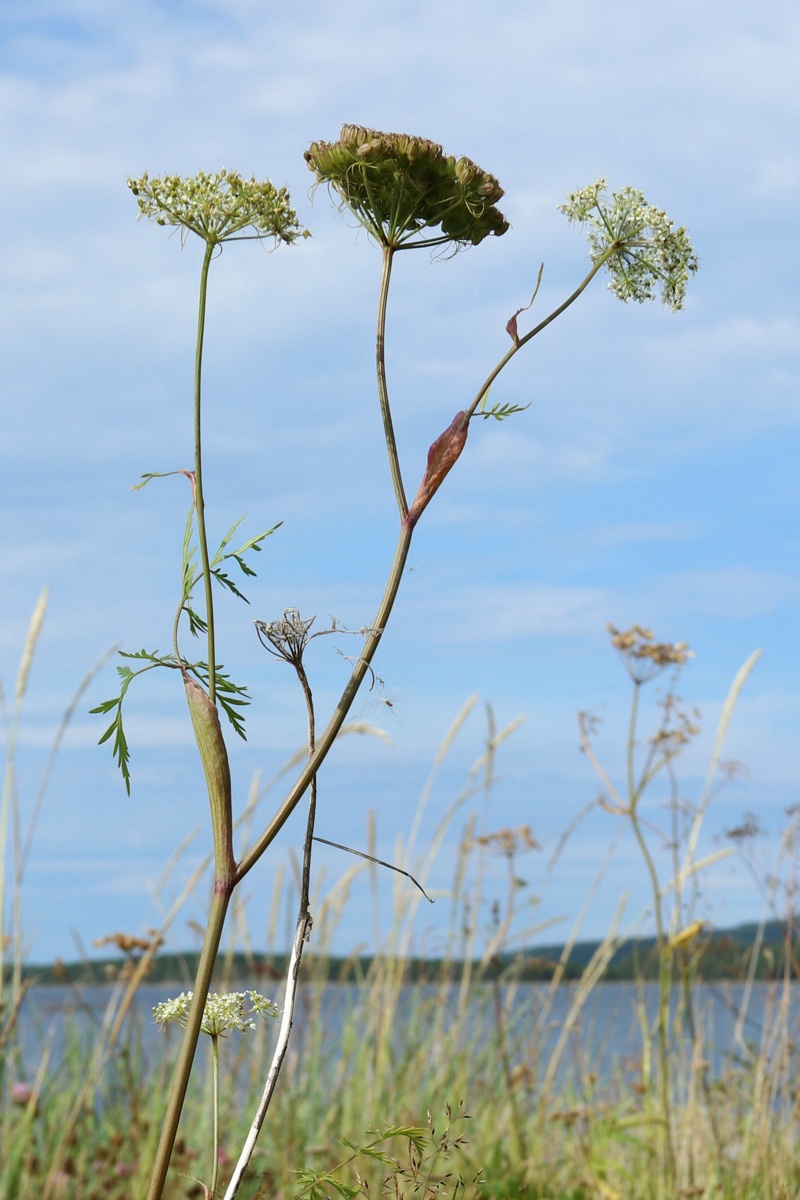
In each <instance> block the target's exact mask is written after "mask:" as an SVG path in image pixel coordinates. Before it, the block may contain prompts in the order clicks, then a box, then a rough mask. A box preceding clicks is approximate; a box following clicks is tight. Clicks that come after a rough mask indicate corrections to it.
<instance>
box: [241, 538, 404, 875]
mask: <svg viewBox="0 0 800 1200" xmlns="http://www.w3.org/2000/svg"><path fill="white" fill-rule="evenodd" d="M413 532H414V531H413V527H410V526H408V525H406V524H403V525H401V527H400V536H399V538H398V542H397V548H396V550H395V555H394V561H393V562H392V568H391V571H390V573H389V579H388V581H387V583H386V589H385V591H384V593H383V599H382V600H381V604H380V607H379V609H378V613H377V615H376V617H375V621H374V623H373V625H372V626H371V628H370V630H369V633H368V634H367V638H366V641H365V642H364V649H363V650H362V652H361V654H360V656H359V659H358V662H357V663H356V665H355V666H354V668H353V671H352V673H351V675H350V678H349V679H348V681H347V684H346V685H345V688H344V691H343V692H342V694H341V696H340V697H339V701H338V703H337V705H336V708H335V710H334V713H333V715H332V717H331V719H330V720H329V722H328V724H327V725H326V727H325V729H324V730H323V732H322V735H321V736H320V739H319V741H318V742H317V745H316V749H315V750H314V753H313V754H312V755H310V757H309V759H308V762H307V763H306V765H305V767H304V768H303V770H302V771H301V772H300V774H299V775H298V777H297V780H296V782H295V783H294V785H293V787H292V788H291V790H290V791H289V793H288V795H287V796H286V799H285V800H284V801H283V803H282V804H281V806H280V808H279V809H278V811H277V812H276V813H275V815H274V816H273V818H272V820H271V821H270V823H269V825H268V826H267V828H266V829H265V830H264V832H263V833H262V834H261V837H260V838H258V840H257V841H256V842H255V843H254V844H253V846H252V847H251V848H250V850H249V851H248V853H247V854H245V856H244V858H243V859H242V861H241V862H240V863H239V865H238V867H237V868H236V874H235V877H234V880H235V883H237V884H238V883H239V882H240V881H241V880H242V879H244V877H245V875H246V874H247V873H248V871H249V870H250V869H251V868H252V867H254V866H255V864H256V863H257V862H258V860H259V859H260V858H261V855H262V854H263V853H264V851H265V850H266V849H267V847H268V846H270V845H271V844H272V842H273V841H274V840H275V838H276V837H277V835H278V833H279V832H280V831H281V829H282V828H283V826H284V825H285V824H286V822H287V821H288V819H289V817H290V816H291V815H292V813H293V812H294V810H295V808H296V807H297V805H298V804H299V802H300V800H301V799H302V797H303V796H304V795H305V793H306V791H307V789H308V787H309V784H310V783H311V780H312V779H313V778H314V776H315V775H316V774H317V771H318V770H319V768H320V765H321V764H322V762H323V760H324V759H325V757H326V756H327V754H328V751H329V750H330V748H331V746H332V745H333V743H334V741H335V740H336V737H337V735H338V733H339V731H340V729H341V728H342V725H343V724H344V722H345V718H346V717H347V714H348V713H349V711H350V709H351V707H352V705H353V701H354V700H355V698H356V696H357V695H358V690H359V688H360V687H361V684H362V683H363V681H364V676H365V675H366V674H367V672H368V671H369V669H370V663H371V662H372V659H373V658H374V657H375V651H376V650H377V649H378V646H379V645H380V641H381V637H382V635H383V631H384V629H385V627H386V623H387V621H388V620H389V617H390V615H391V612H392V608H393V607H394V602H395V600H396V598H397V592H398V590H399V588H400V583H401V580H402V578H403V570H404V568H405V565H406V559H407V558H408V551H409V548H410V546H411V538H412V536H413Z"/></svg>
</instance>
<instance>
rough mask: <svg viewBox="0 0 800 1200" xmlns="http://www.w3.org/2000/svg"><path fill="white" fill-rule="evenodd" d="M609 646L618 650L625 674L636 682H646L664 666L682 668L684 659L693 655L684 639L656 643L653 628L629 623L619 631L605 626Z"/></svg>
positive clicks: (610, 626)
mask: <svg viewBox="0 0 800 1200" xmlns="http://www.w3.org/2000/svg"><path fill="white" fill-rule="evenodd" d="M606 629H607V630H608V632H609V635H610V637H611V645H612V646H613V647H614V648H615V649H616V650H619V652H620V654H621V655H622V659H623V662H624V663H625V666H626V668H627V671H628V674H629V675H630V676H631V678H632V679H633V680H634V681H635V682H636V683H646V682H647V680H648V679H652V678H653V677H654V676H655V675H658V674H659V673H660V672H661V671H663V670H664V668H665V667H669V666H676V667H681V666H683V664H684V663H685V662H686V661H687V659H690V658H693V657H694V652H693V651H692V650H690V649H689V647H688V645H687V643H686V642H657V641H655V639H654V636H653V631H652V629H643V628H642V627H641V625H631V627H630V629H626V630H624V631H622V632H620V630H619V629H616V628H615V627H614V626H613V625H606Z"/></svg>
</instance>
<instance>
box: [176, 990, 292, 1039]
mask: <svg viewBox="0 0 800 1200" xmlns="http://www.w3.org/2000/svg"><path fill="white" fill-rule="evenodd" d="M248 996H249V998H250V1006H249V1008H248V1007H246V1002H247V997H248ZM191 1005H192V993H191V992H181V994H180V996H176V997H175V999H174V1000H162V1002H161V1003H160V1004H156V1006H155V1007H154V1009H153V1015H154V1017H155V1019H156V1021H157V1022H158V1024H159V1025H166V1024H167V1022H168V1021H177V1022H178V1024H180V1025H185V1024H186V1020H187V1018H188V1016H189V1009H190V1008H191ZM278 1012H279V1009H278V1006H277V1004H275V1003H274V1001H272V1000H268V999H267V998H266V996H262V995H261V994H260V993H259V992H224V993H222V994H220V993H219V992H211V993H210V994H209V997H208V999H207V1000H206V1006H205V1009H204V1010H203V1022H202V1024H201V1026H200V1029H201V1031H202V1032H203V1033H207V1034H208V1035H209V1037H224V1036H225V1034H226V1033H230V1031H231V1030H232V1029H234V1030H238V1031H239V1032H240V1033H246V1032H247V1030H248V1029H255V1027H256V1023H255V1021H254V1020H253V1015H254V1014H255V1013H258V1014H259V1015H260V1016H262V1017H277V1015H278Z"/></svg>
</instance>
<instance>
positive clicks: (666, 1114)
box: [627, 679, 675, 1186]
mask: <svg viewBox="0 0 800 1200" xmlns="http://www.w3.org/2000/svg"><path fill="white" fill-rule="evenodd" d="M640 690H641V682H640V681H639V680H638V679H634V681H633V700H632V702H631V717H630V724H629V727H628V748H627V774H628V809H629V813H630V818H631V825H632V827H633V832H634V836H635V837H636V841H637V843H638V845H639V849H640V851H641V853H642V858H643V859H644V862H645V866H646V868H647V874H648V876H649V879H650V888H651V891H652V893H653V915H654V917H655V922H656V946H657V951H658V1058H659V1067H660V1071H659V1075H660V1084H661V1115H662V1118H663V1121H664V1150H665V1157H666V1168H667V1174H668V1177H669V1180H670V1186H671V1185H672V1181H673V1180H674V1175H675V1156H674V1151H673V1146H672V1099H671V1096H670V1084H671V1071H670V1063H669V1001H670V992H671V990H672V971H671V967H670V962H669V957H668V955H667V945H666V937H665V934H664V917H663V912H662V906H661V886H660V884H659V882H658V872H657V870H656V865H655V863H654V861H653V856H652V854H651V853H650V847H649V846H648V845H647V839H646V838H645V836H644V833H643V831H642V827H641V824H640V822H639V811H638V806H639V800H640V799H641V796H642V789H641V787H640V788H637V787H636V784H635V749H636V723H637V718H638V713H639V692H640Z"/></svg>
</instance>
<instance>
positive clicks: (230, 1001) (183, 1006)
mask: <svg viewBox="0 0 800 1200" xmlns="http://www.w3.org/2000/svg"><path fill="white" fill-rule="evenodd" d="M248 997H249V998H250V1003H249V1006H248V1005H247V998H248ZM191 1007H192V992H181V994H180V996H176V997H175V998H174V999H173V1000H162V1001H161V1003H160V1004H156V1005H155V1007H154V1008H153V1015H154V1017H155V1019H156V1021H157V1022H158V1024H159V1025H166V1024H167V1023H168V1022H169V1021H177V1023H178V1024H179V1025H184V1026H185V1025H186V1022H187V1020H188V1017H189V1009H190V1008H191ZM279 1011H280V1010H279V1008H278V1006H277V1004H275V1003H274V1001H272V1000H268V999H267V997H266V996H262V995H261V993H260V992H223V993H222V994H220V993H219V992H210V993H209V995H208V998H207V1000H206V1003H205V1008H204V1009H203V1021H202V1024H201V1025H200V1029H201V1032H202V1033H207V1034H208V1036H209V1037H210V1038H211V1057H212V1064H213V1097H212V1102H213V1117H214V1138H213V1141H214V1146H213V1158H212V1160H211V1189H210V1195H212V1196H214V1195H215V1194H216V1190H217V1180H218V1177H219V1039H220V1038H221V1037H225V1035H226V1034H227V1033H230V1032H231V1030H237V1031H238V1032H239V1033H247V1031H248V1029H255V1027H256V1023H255V1021H254V1020H253V1016H254V1015H255V1014H256V1013H258V1014H259V1016H262V1017H277V1015H278V1013H279Z"/></svg>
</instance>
